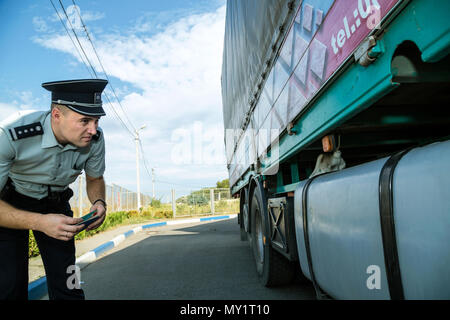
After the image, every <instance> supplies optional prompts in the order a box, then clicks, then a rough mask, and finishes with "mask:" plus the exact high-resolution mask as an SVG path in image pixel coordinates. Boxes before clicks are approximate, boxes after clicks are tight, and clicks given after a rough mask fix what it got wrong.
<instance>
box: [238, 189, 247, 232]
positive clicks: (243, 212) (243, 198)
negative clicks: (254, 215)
mask: <svg viewBox="0 0 450 320" xmlns="http://www.w3.org/2000/svg"><path fill="white" fill-rule="evenodd" d="M240 207H241V211H240V215H239V217H240V222H239V227H240V231H241V241H247V240H248V238H249V233H248V232H249V230H248V229H249V228H248V219H249V212H248V189H247V188H244V190H243V192H242V194H241V205H240Z"/></svg>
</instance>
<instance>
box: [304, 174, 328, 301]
mask: <svg viewBox="0 0 450 320" xmlns="http://www.w3.org/2000/svg"><path fill="white" fill-rule="evenodd" d="M323 174H324V173H322V174H318V175H316V176H314V177H312V178H309V179H308V181H306V183H305V186H304V187H303V190H302V212H303V214H302V216H303V236H304V239H305V248H306V257H307V260H308V269H309V274H310V276H311V281H312V283H313V286H314V290H315V292H316V297H317V299H319V300H321V299H324V298H325V299H327V298H328V296H327V295H326V294H325V293H324V292H323V290H322V289H321V288H320V286H319V284H318V283H317V280H316V276H315V274H314V269H313V265H312V258H311V247H310V244H309V232H308V211H307V208H308V204H307V195H308V189H309V186H310V185H311V182H313V180H314V179H315V178H317V177H319V176H321V175H323Z"/></svg>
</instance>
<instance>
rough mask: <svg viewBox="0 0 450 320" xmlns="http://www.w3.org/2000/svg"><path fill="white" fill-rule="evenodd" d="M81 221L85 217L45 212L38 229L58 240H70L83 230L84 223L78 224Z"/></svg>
mask: <svg viewBox="0 0 450 320" xmlns="http://www.w3.org/2000/svg"><path fill="white" fill-rule="evenodd" d="M81 221H83V219H81V218H71V217H68V216H65V215H63V214H57V213H49V214H43V215H42V220H41V222H40V227H39V229H38V231H41V232H44V233H45V234H46V235H48V236H49V237H52V238H55V239H58V240H63V241H69V240H70V239H72V238H73V237H75V235H76V234H77V233H78V232H80V231H81V230H83V225H80V226H77V225H76V224H77V223H79V222H81Z"/></svg>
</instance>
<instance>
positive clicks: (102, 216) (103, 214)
mask: <svg viewBox="0 0 450 320" xmlns="http://www.w3.org/2000/svg"><path fill="white" fill-rule="evenodd" d="M94 210H97V212H96V213H95V214H94V216H95V217H99V218H98V219H97V220H96V221H94V222H92V223H91V224H90V225H89V226H88V227H87V228H86V231H89V230H94V229H97V228H98V227H100V226H101V224H102V223H103V221H105V217H106V209H105V207H104V206H103V203H102V202H101V201H97V202H96V203H94V205H93V206H92V207H91V209H90V210H89V212H91V211H94Z"/></svg>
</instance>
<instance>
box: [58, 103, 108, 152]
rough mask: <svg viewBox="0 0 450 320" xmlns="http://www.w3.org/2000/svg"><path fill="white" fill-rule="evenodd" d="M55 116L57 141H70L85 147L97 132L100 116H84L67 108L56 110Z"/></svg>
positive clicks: (64, 142)
mask: <svg viewBox="0 0 450 320" xmlns="http://www.w3.org/2000/svg"><path fill="white" fill-rule="evenodd" d="M58 111H59V112H57V113H59V116H58V117H56V119H57V121H56V123H57V126H58V130H57V131H58V133H59V134H58V136H57V139H58V142H59V143H61V144H66V143H71V144H73V145H74V146H76V147H79V148H83V147H87V146H88V145H89V144H90V143H91V140H92V136H93V135H95V134H96V133H97V128H98V121H99V118H100V117H94V116H85V115H82V114H79V113H77V112H74V111H72V110H70V109H68V108H66V109H65V110H64V112H62V111H61V110H58Z"/></svg>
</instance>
